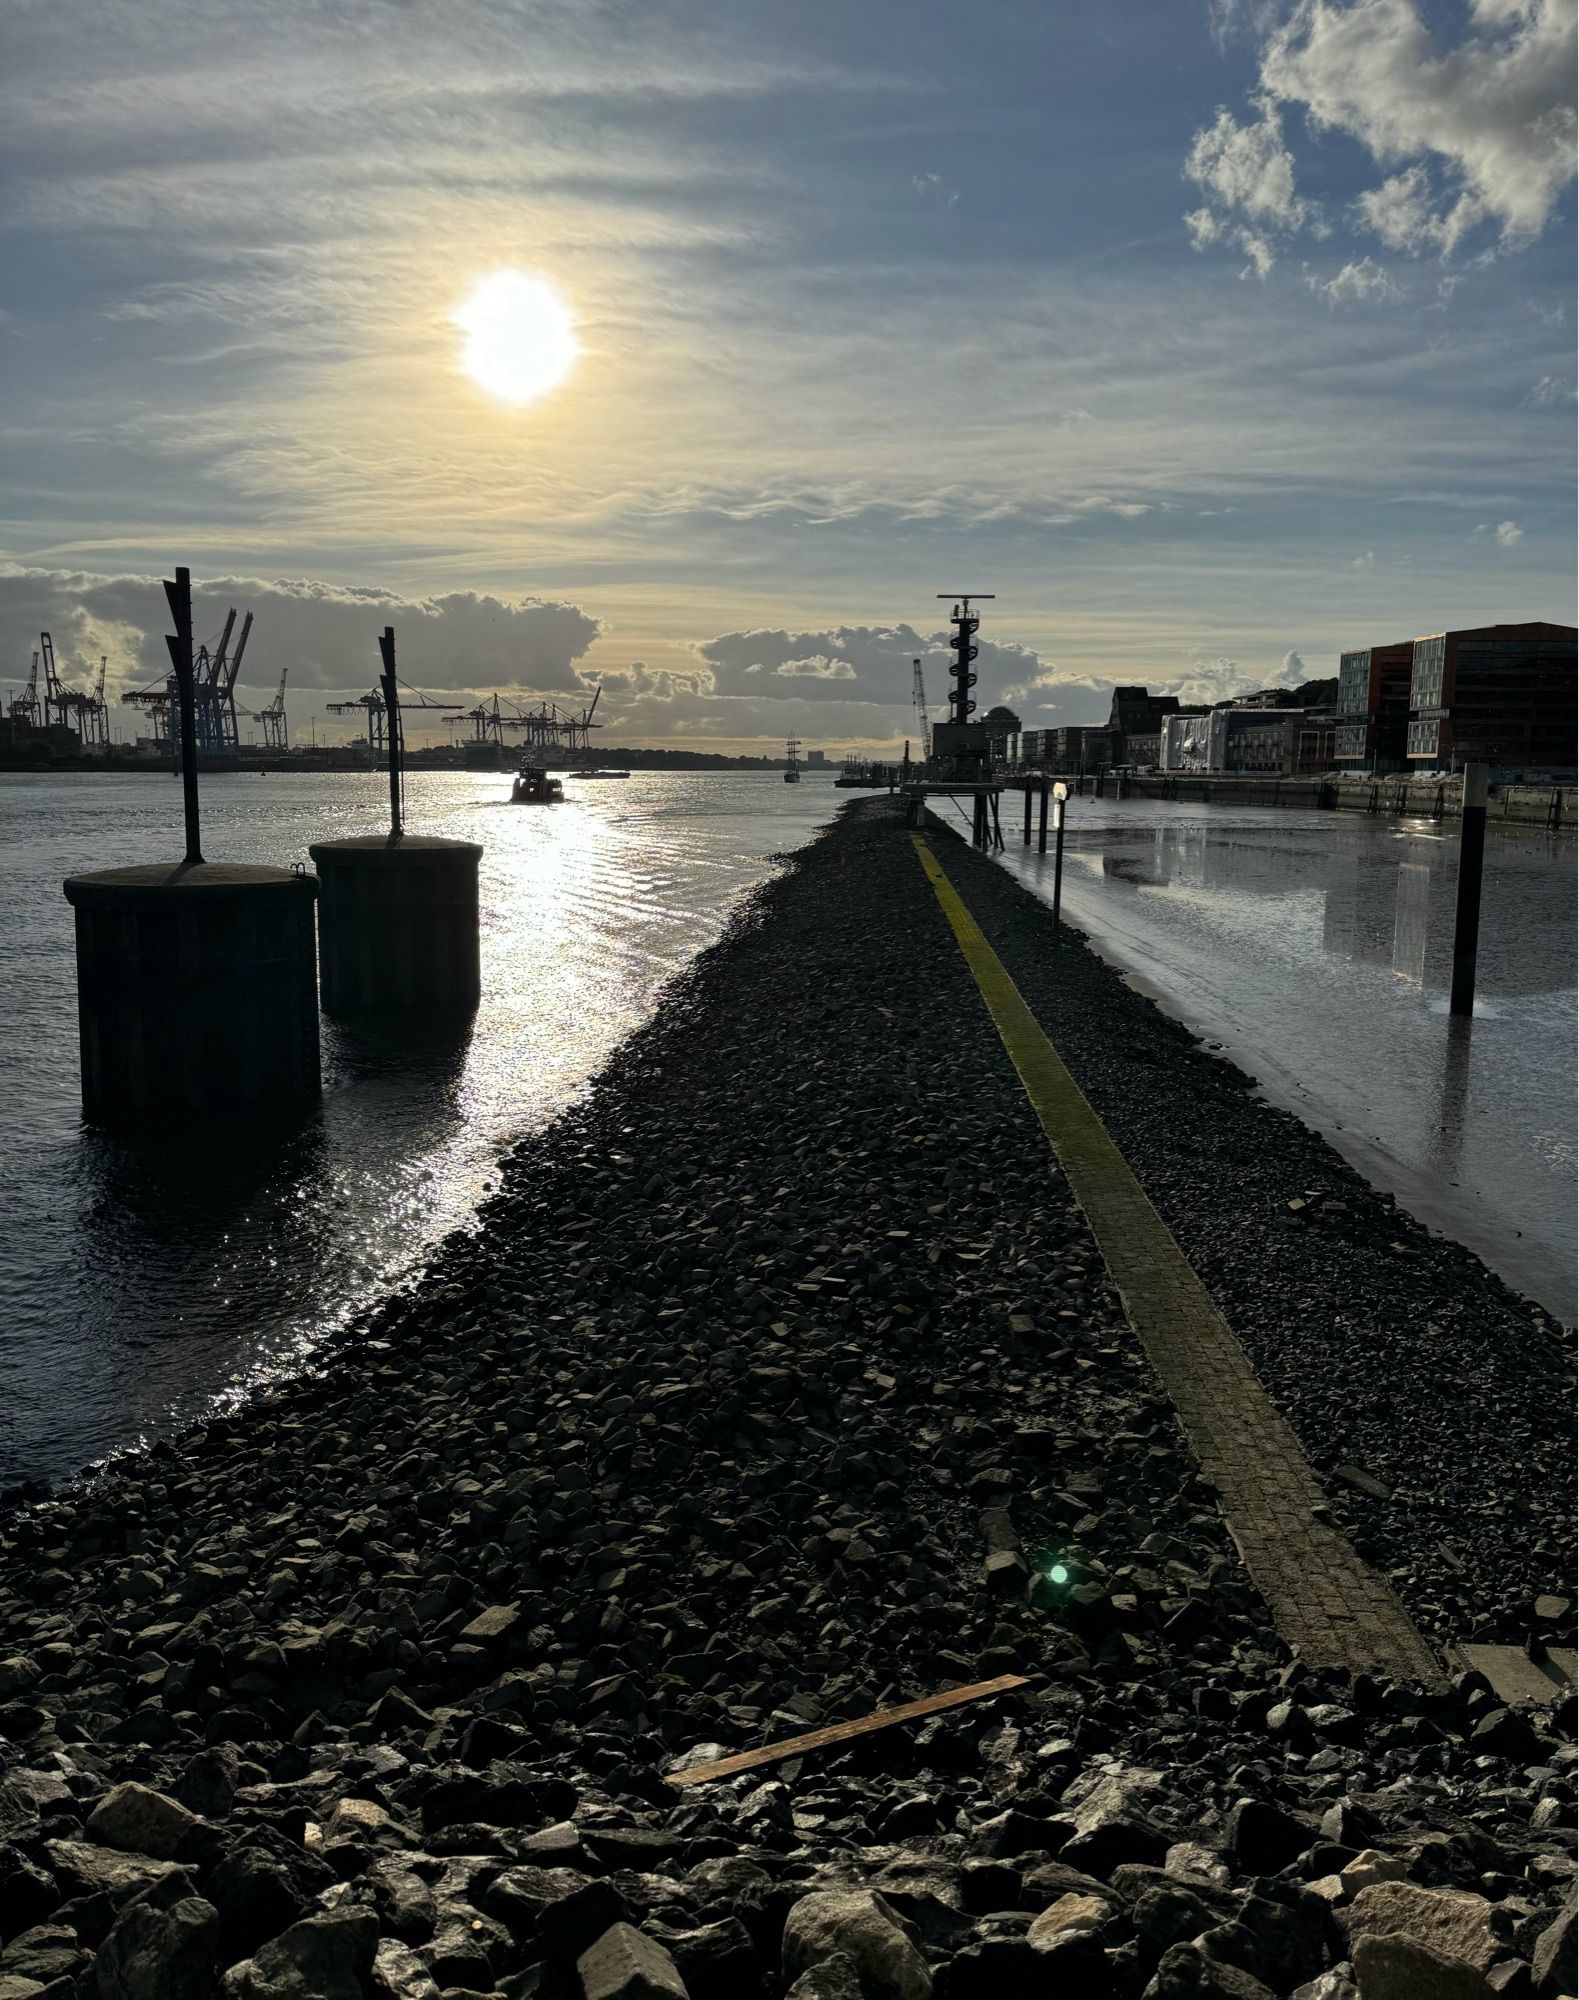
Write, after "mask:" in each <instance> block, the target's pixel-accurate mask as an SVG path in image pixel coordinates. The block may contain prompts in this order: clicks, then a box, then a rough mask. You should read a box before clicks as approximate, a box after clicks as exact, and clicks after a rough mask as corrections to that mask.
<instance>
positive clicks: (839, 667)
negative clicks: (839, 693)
mask: <svg viewBox="0 0 1579 2000" xmlns="http://www.w3.org/2000/svg"><path fill="white" fill-rule="evenodd" d="M773 671H774V673H776V674H777V675H779V677H780V678H781V679H783V680H791V681H853V680H854V679H855V669H854V667H852V666H851V664H850V662H849V661H848V660H830V659H827V658H826V657H825V656H824V655H822V654H820V653H818V654H814V655H813V656H812V657H811V658H810V659H809V660H781V661H780V662H779V664H778V665H777V666H776V667H775V668H774V669H773Z"/></svg>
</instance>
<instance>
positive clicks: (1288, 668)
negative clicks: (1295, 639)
mask: <svg viewBox="0 0 1579 2000" xmlns="http://www.w3.org/2000/svg"><path fill="white" fill-rule="evenodd" d="M1283 678H1284V679H1285V680H1295V679H1298V680H1308V679H1309V678H1310V669H1309V667H1307V666H1306V665H1305V662H1304V661H1303V660H1302V659H1301V658H1300V656H1299V654H1298V653H1296V652H1295V651H1294V648H1293V647H1292V646H1290V647H1289V649H1288V651H1287V652H1286V653H1285V654H1284V655H1283Z"/></svg>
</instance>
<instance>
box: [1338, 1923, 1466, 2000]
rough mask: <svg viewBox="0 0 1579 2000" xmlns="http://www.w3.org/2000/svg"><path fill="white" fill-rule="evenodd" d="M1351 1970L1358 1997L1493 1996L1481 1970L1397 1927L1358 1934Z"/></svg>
mask: <svg viewBox="0 0 1579 2000" xmlns="http://www.w3.org/2000/svg"><path fill="white" fill-rule="evenodd" d="M1354 1969H1355V1971H1356V1972H1357V1973H1358V1974H1359V1977H1360V1996H1361V2000H1495V1989H1494V1987H1493V1986H1492V1984H1491V1982H1490V1980H1489V1979H1487V1977H1486V1975H1485V1973H1483V1972H1481V1971H1479V1970H1478V1969H1477V1968H1476V1967H1475V1966H1473V1965H1470V1964H1468V1963H1466V1961H1465V1960H1463V1959H1462V1958H1451V1957H1449V1956H1448V1954H1447V1953H1446V1952H1442V1951H1436V1950H1433V1948H1432V1947H1431V1946H1430V1945H1428V1944H1425V1943H1423V1942H1422V1941H1421V1940H1420V1939H1419V1938H1413V1937H1407V1936H1405V1935H1404V1933H1403V1932H1401V1931H1394V1932H1390V1933H1387V1934H1372V1935H1371V1936H1369V1937H1362V1938H1361V1939H1360V1941H1359V1943H1358V1944H1357V1945H1356V1946H1355V1947H1354Z"/></svg>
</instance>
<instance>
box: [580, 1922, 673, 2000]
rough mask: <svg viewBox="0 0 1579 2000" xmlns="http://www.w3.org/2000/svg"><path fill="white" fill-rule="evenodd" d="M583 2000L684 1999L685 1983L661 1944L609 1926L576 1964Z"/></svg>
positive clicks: (623, 1926) (622, 1927)
mask: <svg viewBox="0 0 1579 2000" xmlns="http://www.w3.org/2000/svg"><path fill="white" fill-rule="evenodd" d="M576 1971H577V1973H578V1974H579V1975H580V1979H581V1990H582V1993H583V1994H584V1995H585V1996H586V2000H687V1994H686V1987H685V1981H684V1980H683V1979H682V1978H681V1977H680V1972H679V1968H678V1966H676V1964H675V1962H674V1960H673V1959H672V1958H671V1957H670V1956H669V1954H668V1952H666V1951H665V1950H664V1948H663V1946H662V1945H661V1944H659V1943H658V1942H657V1941H656V1940H655V1939H653V1938H650V1937H644V1936H643V1934H642V1933H641V1932H640V1931H639V1930H635V1929H633V1928H632V1927H631V1925H629V1924H613V1925H611V1926H610V1927H609V1929H608V1930H606V1931H605V1932H604V1933H603V1935H602V1936H601V1937H600V1938H597V1939H595V1940H594V1941H593V1943H591V1944H590V1945H588V1947H587V1949H586V1950H585V1951H584V1952H583V1953H582V1954H581V1956H580V1958H579V1959H578V1960H577V1961H576Z"/></svg>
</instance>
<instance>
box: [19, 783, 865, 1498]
mask: <svg viewBox="0 0 1579 2000" xmlns="http://www.w3.org/2000/svg"><path fill="white" fill-rule="evenodd" d="M509 782H510V781H509V778H508V777H507V776H504V775H501V774H493V773H489V774H472V773H461V772H444V773H435V774H428V775H419V776H416V777H414V778H413V779H412V780H411V783H410V788H409V792H410V796H409V799H408V817H409V821H410V823H411V824H412V825H413V826H414V827H415V828H417V829H420V830H421V831H423V832H430V833H443V834H451V835H456V836H462V837H465V838H467V839H472V840H479V841H481V842H482V843H483V845H484V850H485V852H484V858H483V864H482V907H483V991H484V999H483V1003H482V1007H481V1009H480V1011H479V1012H478V1014H477V1017H476V1019H475V1022H474V1023H473V1025H472V1029H471V1032H470V1034H469V1036H467V1037H466V1038H465V1040H464V1041H463V1042H461V1043H459V1044H458V1045H457V1044H456V1043H454V1042H452V1043H450V1044H449V1045H448V1046H438V1047H434V1046H428V1047H421V1046H416V1047H407V1048H404V1049H399V1048H391V1047H389V1046H388V1045H387V1044H385V1043H368V1042H364V1041H361V1040H359V1039H358V1038H357V1037H356V1036H355V1035H353V1034H348V1033H347V1032H345V1031H344V1030H343V1029H336V1028H334V1027H332V1026H331V1025H330V1024H329V1023H327V1022H326V1023H325V1037H324V1098H323V1105H322V1109H321V1112H320V1114H319V1115H318V1116H316V1117H315V1118H314V1119H313V1120H312V1121H311V1123H310V1124H309V1125H308V1126H307V1127H306V1128H305V1129H304V1130H303V1131H302V1132H301V1133H300V1134H299V1135H298V1136H297V1137H296V1138H295V1139H294V1140H292V1141H291V1142H289V1143H288V1144H286V1145H284V1146H276V1147H273V1148H271V1149H270V1150H269V1151H267V1152H265V1153H262V1154H260V1155H257V1156H254V1157H248V1156H246V1155H245V1154H242V1153H238V1151H237V1149H236V1147H235V1146H234V1144H233V1143H231V1142H229V1141H228V1140H226V1141H222V1142H221V1143H220V1144H218V1145H216V1146H214V1147H213V1148H211V1149H210V1150H208V1151H206V1152H202V1151H197V1150H194V1149H191V1148H187V1149H185V1150H183V1151H181V1152H179V1153H175V1154H161V1153H159V1152H157V1151H154V1150H151V1149H149V1148H146V1147H138V1148H130V1147H127V1146H125V1145H122V1144H120V1143H117V1142H115V1141H113V1140H110V1139H108V1138H106V1137H105V1136H103V1135H102V1134H99V1133H97V1132H95V1131H93V1130H90V1129H87V1128H85V1127H84V1126H83V1124H82V1122H81V1118H80V1108H79V1099H78V1073H77V1042H76V1036H77V1025H76V999H75V986H74V947H73V938H72V926H71V921H70V915H71V913H70V910H69V908H68V906H67V904H66V901H65V898H64V897H63V896H62V894H61V891H60V884H61V880H62V878H63V877H64V876H66V875H69V874H73V873H75V872H78V871H81V870H86V869H92V868H100V867H108V866H114V865H120V864H131V863H134V862H140V861H160V860H168V859H171V858H174V857H175V856H176V855H177V854H179V851H180V845H181V838H180V814H181V806H180V793H179V788H178V787H177V786H176V785H175V784H174V782H173V781H172V780H171V779H169V778H168V777H165V776H163V775H158V776H155V775H144V776H138V777H126V778H92V777H77V778H30V777H11V776H0V867H3V870H4V876H3V879H4V884H5V888H4V908H5V919H4V936H5V952H4V956H3V959H0V1021H3V1022H4V1030H5V1032H4V1039H3V1042H0V1090H3V1093H4V1096H3V1102H4V1106H5V1123H4V1132H5V1147H4V1157H3V1159H0V1216H3V1229H4V1233H3V1237H0V1485H4V1484H5V1483H7V1482H8V1481H12V1480H16V1479H20V1478H23V1477H29V1476H32V1477H38V1476H49V1477H60V1476H63V1475H67V1474H70V1473H72V1472H75V1471H77V1470H79V1469H80V1468H81V1467H82V1466H84V1465H86V1464H88V1463H89V1462H90V1461H92V1460H94V1459H96V1458H99V1457H101V1456H103V1455H104V1454H105V1453H107V1452H111V1451H113V1450H115V1449H116V1448H118V1447H122V1446H126V1445H128V1444H131V1443H134V1442H136V1441H138V1440H141V1439H146V1438H150V1437H153V1436H157V1435H159V1434H160V1433H162V1432H164V1431H167V1430H169V1429H170V1428H172V1427H173V1426H174V1425H176V1424H178V1423H179V1422H180V1421H182V1420H183V1419H186V1418H190V1417H192V1416H195V1415H197V1414H199V1413H201V1412H202V1411H203V1410H204V1409H205V1408H208V1407H210V1406H211V1405H212V1404H213V1403H214V1401H215V1399H216V1398H224V1397H227V1396H230V1395H234V1394H237V1393H240V1392H242V1391H244V1390H245V1388H246V1387H247V1386H248V1385H250V1384H255V1383H257V1382H258V1381H260V1380H263V1379H266V1378H267V1377H269V1376H270V1375H272V1374H275V1373H278V1372H280V1371H283V1370H287V1369H290V1368H292V1367H295V1366H298V1365H299V1364H300V1363H301V1361H302V1360H303V1358H304V1357H305V1356H306V1355H307V1354H309V1353H310V1352H311V1350H312V1349H313V1347H314V1346H315V1344H316V1343H318V1342H319V1341H320V1340H321V1339H322V1338H323V1336H324V1334H325V1333H326V1332H328V1331H330V1330H332V1329H333V1327H334V1326H335V1325H336V1324H337V1323H339V1322H340V1321H342V1320H343V1319H344V1318H346V1317H347V1316H348V1315H349V1314H350V1313H351V1312H353V1311H354V1310H355V1309H356V1307H357V1306H358V1305H360V1304H362V1303H363V1302H365V1301H366V1300H367V1299H369V1298H370V1297H371V1296H373V1295H374V1294H375V1293H376V1292H378V1291H379V1290H381V1289H382V1288H384V1287H385V1286H387V1285H388V1284H389V1283H390V1282H392V1281H393V1280H394V1279H395V1278H396V1277H398V1275H399V1274H400V1273H402V1272H403V1271H406V1270H409V1269H410V1268H411V1267H412V1266H413V1265H414V1264H415V1263H416V1262H417V1261H418V1260H419V1259H420V1258H421V1256H422V1254H423V1252H424V1251H425V1250H427V1249H429V1248H430V1247H431V1246H432V1245H433V1244H434V1243H435V1242H436V1241H437V1240H438V1238H439V1237H440V1236H441V1235H443V1234H444V1233H445V1231H447V1230H448V1229H450V1228H452V1227H454V1226H455V1225H457V1224H462V1223H465V1222H466V1221H467V1219H468V1218H469V1217H470V1216H471V1214H472V1212H473V1210H474V1208H475V1205H476V1202H477V1200H478V1198H479V1196H480V1194H481V1193H482V1192H483V1191H484V1190H485V1189H486V1188H487V1187H488V1185H489V1184H490V1182H491V1181H492V1179H493V1170H494V1164H495V1162H496V1160H497V1158H498V1155H499V1152H500V1150H501V1148H503V1147H504V1146H506V1145H507V1144H508V1143H509V1142H510V1140H511V1139H512V1138H514V1137H516V1136H518V1135H519V1134H521V1133H523V1132H526V1131H529V1130H532V1129H534V1128H536V1127H538V1126H540V1125H542V1124H543V1123H544V1122H545V1121H546V1120H548V1119H549V1118H551V1117H552V1116H553V1115H554V1113H555V1112H556V1111H558V1110H559V1109H561V1108H562V1107H563V1106H564V1105H565V1104H567V1103H568V1102H569V1101H571V1100H572V1099H573V1098H574V1097H575V1096H576V1095H577V1093H578V1092H580V1091H581V1090H582V1089H583V1087H584V1086H585V1085H586V1083H587V1081H588V1079H589V1078H590V1077H591V1076H592V1075H593V1073H594V1072H595V1071H596V1070H597V1069H598V1068H599V1066H600V1065H601V1064H602V1063H603V1062H604V1060H605V1059H606V1058H607V1056H608V1055H609V1054H610V1052H611V1051H612V1050H613V1048H614V1047H615V1045H616V1044H617V1043H618V1042H619V1041H620V1040H621V1039H622V1038H623V1037H624V1036H625V1035H626V1034H628V1033H629V1032H630V1031H631V1029H632V1028H634V1027H635V1026H636V1025H637V1024H638V1023H639V1022H640V1021H641V1020H642V1019H643V1018H644V1017H646V1016H647V1015H648V1014H649V1013H650V1011H651V1009H652V1007H653V1004H654V1001H655V999H656V997H657V994H658V992H659V989H660V988H661V987H662V985H663V984H664V982H665V981H666V980H667V979H669V978H670V977H671V976H672V975H673V974H675V973H676V972H678V971H679V970H680V969H681V968H682V967H683V966H684V965H685V964H686V963H687V962H688V961H689V960H690V959H691V958H692V957H693V956H694V955H695V953H696V952H697V951H699V950H700V949H702V948H703V947H704V946H706V945H707V944H709V943H710V942H712V940H713V939H714V938H716V937H717V936H718V934H719V932H720V930H721V929H722V928H723V925H724V923H725V921H726V919H727V917H728V914H729V912H730V910H731V908H732V907H733V906H734V905H735V903H736V902H737V901H738V900H739V898H740V897H741V896H742V895H743V894H744V893H745V891H746V890H747V889H749V888H750V887H751V886H752V885H753V884H754V883H757V882H760V881H762V880H763V879H764V878H765V877H766V876H768V875H769V874H771V873H772V872H773V869H774V866H775V863H774V856H775V854H777V853H780V852H784V851H787V850H789V849H791V848H794V847H798V846H799V845H800V844H801V843H802V842H803V841H805V840H806V839H807V838H808V837H809V836H810V834H811V833H812V831H813V830H814V829H815V828H816V827H817V826H819V825H821V824H823V823H825V822H826V821H827V820H828V819H829V818H830V817H831V816H832V814H833V811H834V809H835V807H836V806H837V805H838V804H839V803H840V802H842V800H843V799H844V797H845V796H846V795H845V794H844V793H841V792H837V791H835V790H834V788H833V784H832V779H831V776H830V777H826V778H810V777H808V778H806V779H805V780H803V782H802V783H801V784H800V785H799V786H789V785H786V784H784V782H783V781H782V779H781V778H780V777H779V775H778V774H777V773H774V772H763V773H758V772H749V773H738V774H737V773H729V772H717V773H713V772H708V773H700V774H696V775H689V774H686V775H670V774H667V773H664V774H659V773H647V772H638V773H636V774H635V775H634V776H632V777H631V778H630V779H628V780H625V781H623V782H605V783H593V784H581V785H578V784H576V783H575V782H574V781H572V780H567V781H566V791H567V793H568V794H569V796H568V797H567V800H566V803H565V804H564V805H563V806H560V807H555V808H553V809H552V810H547V811H545V810H541V809H539V810H526V809H521V808H512V807H511V806H509V805H508V804H507V803H504V801H505V799H506V797H507V794H508V791H509ZM386 785H387V780H385V779H383V778H381V777H378V776H376V775H374V774H369V775H367V776H365V777H364V776H354V775H349V774H346V775H339V774H336V775H333V776H330V775H318V776H305V775H304V776H290V777H275V776H271V777H266V778H265V777H256V776H239V775H238V776H236V777H231V778H205V779H204V780H203V844H204V851H205V853H206V854H207V856H208V857H209V859H210V860H226V861H255V862H265V863H270V864H273V865H277V866H287V865H289V864H290V863H291V862H293V861H300V860H305V858H306V851H307V846H308V843H309V842H310V841H312V840H321V839H325V838H333V837H335V836H336V835H340V834H349V833H358V832H368V831H375V830H377V829H378V828H379V827H380V826H381V825H384V824H387V812H388V793H387V790H386V789H385V788H386Z"/></svg>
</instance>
